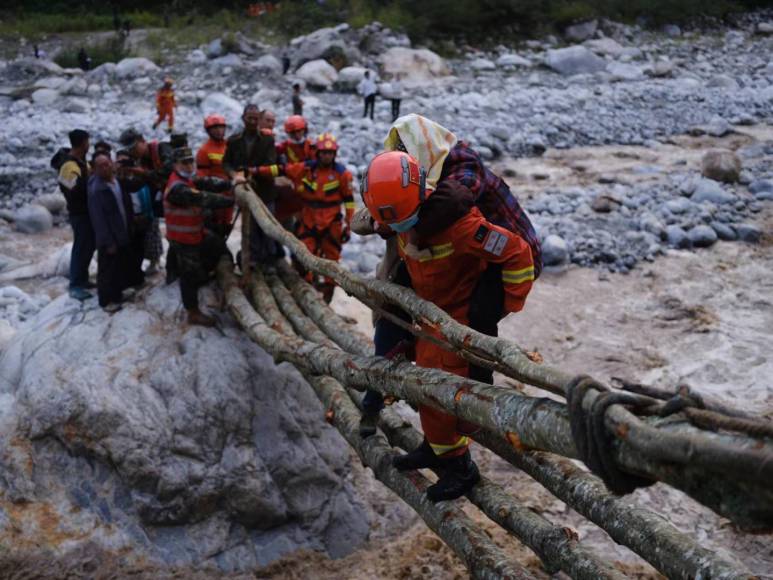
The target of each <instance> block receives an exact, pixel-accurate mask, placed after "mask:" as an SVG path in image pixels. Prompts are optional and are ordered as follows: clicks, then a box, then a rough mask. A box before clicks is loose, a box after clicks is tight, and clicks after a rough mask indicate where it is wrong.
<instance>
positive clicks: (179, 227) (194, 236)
mask: <svg viewBox="0 0 773 580" xmlns="http://www.w3.org/2000/svg"><path fill="white" fill-rule="evenodd" d="M175 183H184V184H185V185H187V186H188V187H190V188H191V189H195V186H194V184H193V181H192V180H191V179H186V178H184V177H182V176H181V175H179V174H178V173H177V172H176V171H173V172H172V175H170V176H169V181H167V182H166V189H164V220H165V221H166V238H167V239H168V240H169V241H171V242H178V243H180V244H189V245H196V244H200V243H201V242H202V240H203V239H204V212H203V210H202V208H201V206H197V205H189V206H180V205H176V204H173V203H172V202H170V201H169V191H170V190H171V189H172V186H173V185H174V184H175Z"/></svg>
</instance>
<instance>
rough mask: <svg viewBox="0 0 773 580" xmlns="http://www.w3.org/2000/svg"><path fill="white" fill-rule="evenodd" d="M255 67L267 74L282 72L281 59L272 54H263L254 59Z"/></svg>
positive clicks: (279, 73)
mask: <svg viewBox="0 0 773 580" xmlns="http://www.w3.org/2000/svg"><path fill="white" fill-rule="evenodd" d="M255 68H256V69H258V70H259V71H263V72H266V73H269V74H274V75H281V74H282V61H280V60H279V59H278V58H277V57H275V56H274V55H273V54H264V55H263V56H261V57H260V58H259V59H258V60H256V61H255Z"/></svg>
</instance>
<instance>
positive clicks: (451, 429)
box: [419, 405, 470, 457]
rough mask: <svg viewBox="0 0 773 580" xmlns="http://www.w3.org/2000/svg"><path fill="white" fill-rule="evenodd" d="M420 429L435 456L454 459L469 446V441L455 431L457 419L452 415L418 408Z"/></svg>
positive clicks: (431, 408)
mask: <svg viewBox="0 0 773 580" xmlns="http://www.w3.org/2000/svg"><path fill="white" fill-rule="evenodd" d="M419 417H420V418H421V429H422V431H424V436H425V437H426V438H427V441H429V444H430V447H432V451H434V452H435V455H438V456H443V457H456V456H458V455H462V454H463V453H464V452H465V451H467V448H468V447H469V446H470V439H469V438H468V437H466V436H464V435H462V434H461V433H459V432H458V431H457V430H456V423H457V419H456V417H454V416H453V415H449V414H448V413H444V412H443V411H438V410H437V409H435V408H433V407H428V406H426V405H421V406H420V407H419Z"/></svg>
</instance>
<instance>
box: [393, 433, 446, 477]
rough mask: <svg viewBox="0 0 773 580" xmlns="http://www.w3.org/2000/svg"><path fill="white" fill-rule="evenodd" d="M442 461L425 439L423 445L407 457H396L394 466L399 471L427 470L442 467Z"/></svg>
mask: <svg viewBox="0 0 773 580" xmlns="http://www.w3.org/2000/svg"><path fill="white" fill-rule="evenodd" d="M441 461H442V460H441V459H440V458H438V456H437V455H435V452H434V451H432V447H430V444H429V441H427V440H426V439H424V441H422V443H421V445H419V446H418V447H417V448H416V449H414V450H413V451H411V452H410V453H406V454H405V455H395V456H394V457H393V458H392V466H393V467H394V468H395V469H397V471H409V470H411V469H426V468H431V467H440V465H441Z"/></svg>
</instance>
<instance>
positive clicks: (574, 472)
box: [279, 266, 752, 580]
mask: <svg viewBox="0 0 773 580" xmlns="http://www.w3.org/2000/svg"><path fill="white" fill-rule="evenodd" d="M288 269H289V266H288ZM279 271H280V275H281V273H282V269H281V268H280V270H279ZM293 272H294V271H293ZM283 279H284V281H285V282H286V283H290V284H293V288H292V292H293V295H294V296H295V297H296V299H297V300H298V302H299V304H300V305H301V307H302V308H303V310H304V311H306V312H307V313H308V312H315V313H316V314H318V315H321V316H322V317H323V318H325V319H338V320H340V318H338V316H337V315H336V313H335V311H334V310H332V309H331V308H330V307H329V306H328V305H327V304H325V303H324V302H323V301H322V300H321V299H319V298H318V296H317V294H316V292H314V290H313V288H311V286H310V285H308V284H306V283H305V282H304V281H303V280H302V279H300V277H299V276H296V277H293V276H283ZM296 286H297V287H298V288H296ZM303 286H306V287H308V289H309V290H310V291H311V292H306V291H300V290H299V288H303ZM309 302H312V303H316V302H318V304H309ZM334 328H335V329H336V334H335V336H331V337H332V338H334V339H335V340H336V342H338V343H339V345H341V346H343V344H342V342H344V343H353V342H359V350H360V351H362V352H369V349H368V348H367V342H368V341H367V339H366V338H365V337H364V336H363V335H357V336H355V335H354V334H353V333H352V334H350V336H349V340H347V341H339V339H341V338H343V337H344V335H345V333H346V330H347V329H345V328H341V327H340V326H335V327H334ZM349 392H350V397H351V398H352V399H353V400H354V401H355V402H357V401H358V399H357V397H356V395H354V394H353V393H352V392H351V391H349ZM380 426H381V428H382V430H383V431H384V432H385V433H386V434H387V437H388V438H389V440H390V442H394V443H395V444H397V445H399V446H400V447H403V448H404V449H412V448H414V447H416V445H418V444H419V443H420V442H421V435H420V434H418V433H417V432H416V431H415V430H414V429H413V428H411V427H410V425H407V424H406V423H405V422H404V421H403V420H402V419H401V418H400V417H399V416H398V415H397V414H396V413H394V412H392V411H391V410H390V409H389V408H386V409H384V411H382V414H381V421H380ZM475 439H476V441H477V442H478V443H481V444H483V445H484V446H486V447H488V448H489V449H492V450H493V451H494V452H496V453H497V454H498V455H499V456H500V457H502V458H503V459H504V460H505V461H508V462H509V463H511V464H512V465H514V466H515V467H517V468H519V469H521V470H522V471H524V472H525V473H527V474H528V475H530V476H531V477H532V478H534V479H535V480H536V481H537V482H538V483H540V484H541V485H543V486H544V487H545V488H546V489H547V490H548V491H550V492H551V493H552V494H553V495H555V496H556V497H557V498H559V499H560V500H562V501H563V502H564V503H566V504H567V505H569V506H570V507H572V508H573V509H574V510H575V511H577V512H578V513H580V514H582V515H584V516H585V517H587V518H588V519H589V520H591V521H593V522H594V523H595V524H596V525H598V526H599V527H601V528H602V529H603V530H605V531H606V532H607V533H608V534H609V535H610V536H611V537H612V538H613V539H614V540H615V541H616V542H617V543H618V544H621V545H624V546H627V547H629V548H631V549H632V550H633V551H634V552H636V553H637V554H639V555H640V556H642V557H643V558H644V559H645V560H647V561H648V562H649V563H650V564H652V565H653V566H654V567H655V568H656V569H658V570H659V571H660V572H662V573H664V574H666V575H668V577H669V578H683V579H685V580H686V579H691V578H699V577H700V578H713V579H719V578H722V579H730V578H732V579H736V580H740V579H750V578H752V576H751V575H750V573H748V572H744V571H743V570H744V567H743V565H741V564H739V563H738V562H736V561H733V560H731V559H728V558H725V557H722V556H720V555H718V554H715V553H714V552H711V551H709V550H706V549H704V548H702V547H700V546H699V545H698V544H697V543H696V542H695V541H694V540H693V539H691V538H690V537H688V536H686V535H685V534H683V533H681V532H679V531H678V530H677V529H676V528H674V527H673V526H672V525H671V524H670V523H669V522H668V521H666V520H665V519H664V518H662V517H661V516H659V515H657V514H655V513H653V512H651V511H650V510H648V509H646V508H644V507H641V506H637V505H636V504H634V503H633V502H630V501H627V500H625V499H621V498H619V497H617V496H615V495H613V494H611V493H610V492H609V491H608V490H607V489H606V486H605V485H604V484H603V482H601V480H600V479H598V478H597V477H596V476H594V475H592V474H590V473H587V472H585V471H583V470H582V469H580V468H579V467H577V466H576V465H575V464H574V463H572V462H571V461H568V460H566V459H564V458H562V457H559V456H557V455H554V454H551V453H545V452H533V451H532V452H530V451H518V450H516V449H514V448H513V447H512V445H511V443H510V442H507V441H505V440H504V439H502V438H501V437H499V436H496V435H494V434H491V433H488V432H482V433H481V434H479V435H478V436H476V438H475ZM519 537H520V536H519ZM525 543H527V544H528V545H529V546H530V547H532V549H535V552H537V553H538V554H539V555H540V557H543V556H542V554H540V552H539V550H538V549H537V548H536V547H535V546H533V545H532V544H531V543H529V542H528V541H525ZM546 557H547V558H551V557H552V555H551V554H548V555H546ZM543 561H546V560H545V559H544V558H543ZM546 563H548V564H549V562H546ZM564 570H565V571H567V572H568V570H566V569H565V568H564Z"/></svg>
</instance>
